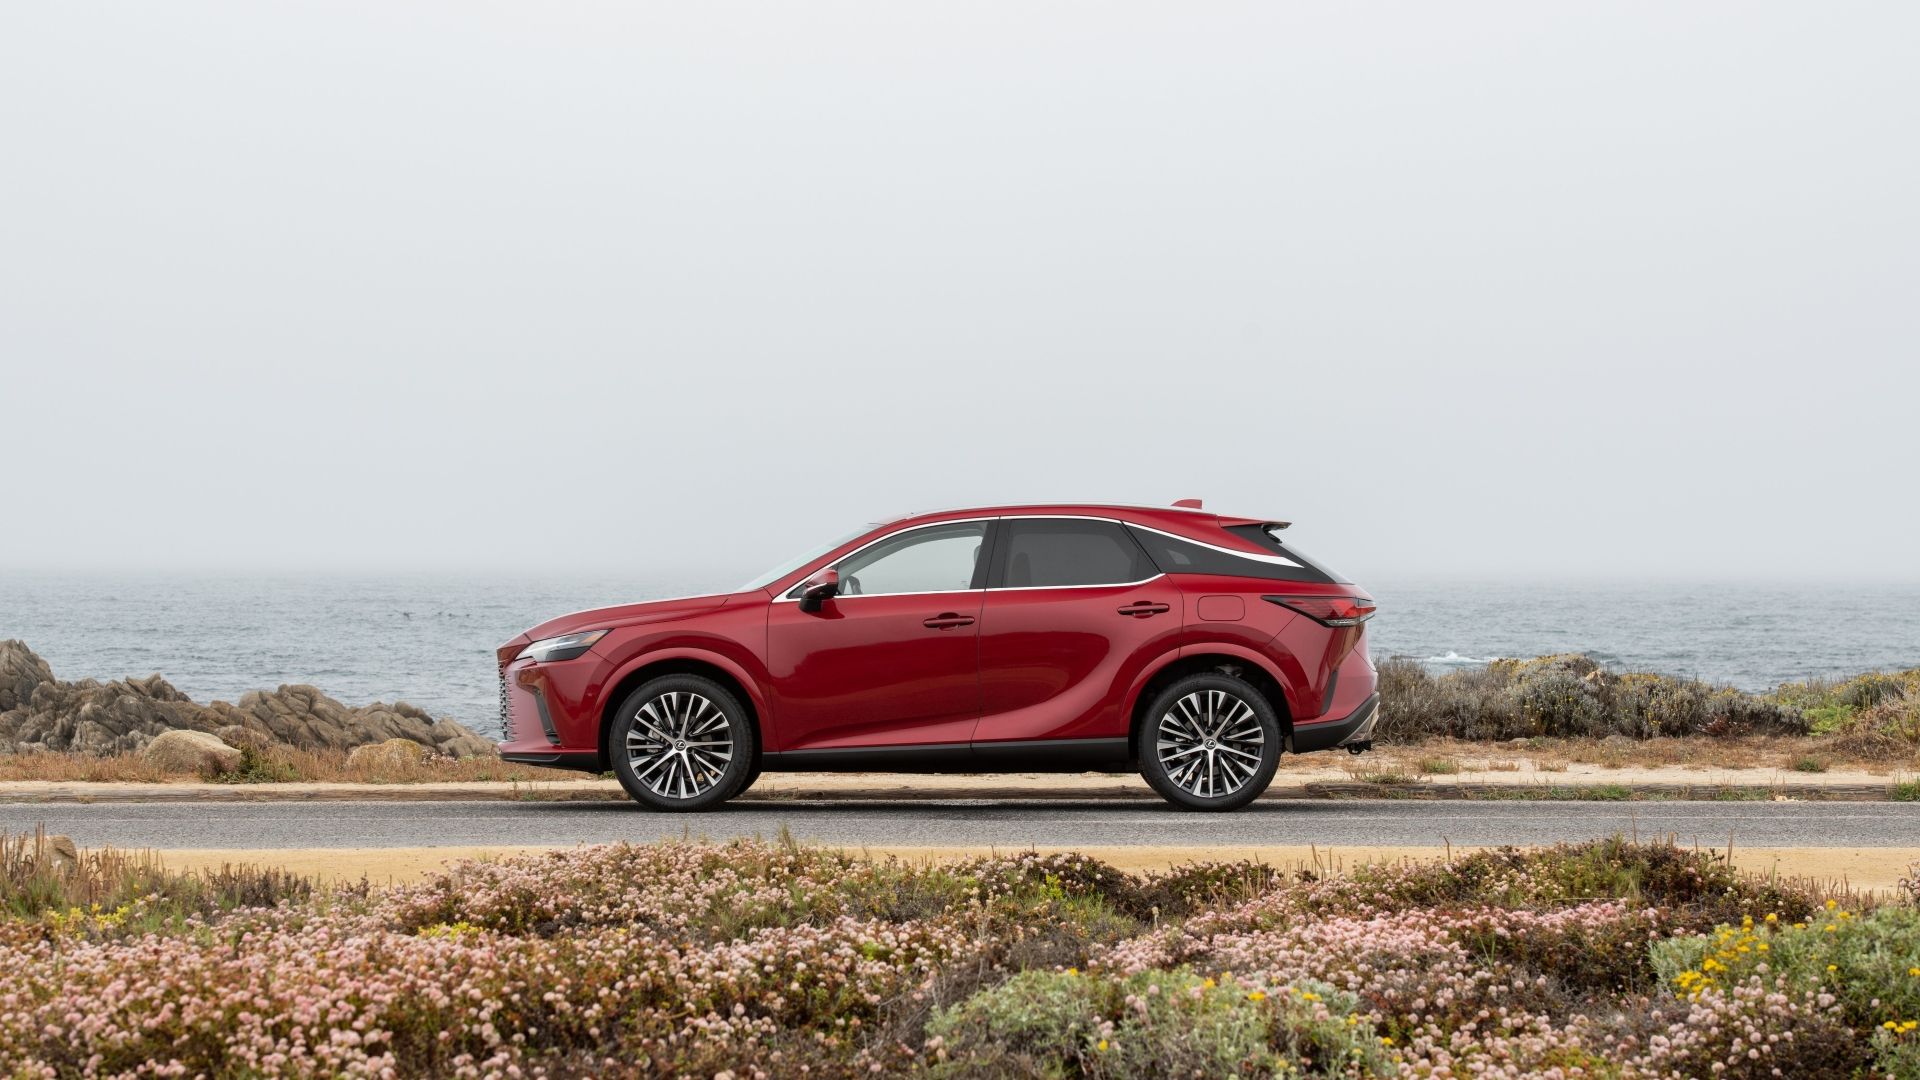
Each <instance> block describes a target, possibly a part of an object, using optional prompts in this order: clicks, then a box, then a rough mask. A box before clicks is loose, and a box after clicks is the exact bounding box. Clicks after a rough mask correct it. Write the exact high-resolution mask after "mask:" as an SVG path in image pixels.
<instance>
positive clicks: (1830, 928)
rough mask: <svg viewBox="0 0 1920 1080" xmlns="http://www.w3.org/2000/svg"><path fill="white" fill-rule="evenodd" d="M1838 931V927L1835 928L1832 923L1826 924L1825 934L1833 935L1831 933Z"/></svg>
mask: <svg viewBox="0 0 1920 1080" xmlns="http://www.w3.org/2000/svg"><path fill="white" fill-rule="evenodd" d="M1838 929H1840V928H1839V927H1837V926H1835V925H1833V924H1832V923H1828V924H1827V933H1829V934H1831V933H1833V932H1834V931H1835V930H1838Z"/></svg>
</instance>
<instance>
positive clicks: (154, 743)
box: [140, 731, 241, 776]
mask: <svg viewBox="0 0 1920 1080" xmlns="http://www.w3.org/2000/svg"><path fill="white" fill-rule="evenodd" d="M240 758H241V754H240V751H238V750H235V749H234V748H233V747H231V746H228V745H227V744H226V743H223V742H221V741H220V740H219V739H218V738H216V737H214V736H212V735H209V734H207V733H206V732H204V731H163V732H161V733H160V734H158V735H155V736H154V737H153V738H152V739H151V740H150V741H149V742H148V743H147V745H145V746H143V747H141V748H140V760H142V761H144V762H146V763H147V764H149V765H152V766H153V767H154V768H156V769H160V770H162V771H164V772H172V773H194V774H196V775H199V776H216V775H218V774H220V773H223V772H228V771H230V770H232V769H236V768H239V766H240Z"/></svg>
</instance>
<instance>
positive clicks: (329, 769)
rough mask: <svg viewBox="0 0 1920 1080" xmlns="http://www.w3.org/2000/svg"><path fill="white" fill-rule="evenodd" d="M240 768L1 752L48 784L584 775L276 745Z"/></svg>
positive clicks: (2, 770)
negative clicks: (209, 772)
mask: <svg viewBox="0 0 1920 1080" xmlns="http://www.w3.org/2000/svg"><path fill="white" fill-rule="evenodd" d="M244 753H245V754H246V757H245V758H244V760H243V761H242V764H241V767H240V769H238V770H236V771H235V772H234V773H232V774H229V775H225V776H220V777H203V776H199V775H196V774H194V773H181V772H168V771H166V770H162V769H156V768H154V767H153V766H152V765H150V764H148V763H147V762H145V761H143V760H141V758H140V756H139V755H138V754H114V755H111V756H107V757H92V756H89V755H86V754H54V753H34V754H0V780H43V781H53V782H67V783H72V782H79V783H167V782H171V781H179V780H205V779H218V780H221V781H224V782H228V783H273V782H307V783H344V784H422V783H451V782H460V781H487V780H492V781H501V782H506V781H518V782H521V783H527V782H533V781H554V780H577V779H579V778H580V777H581V775H582V774H581V773H578V772H571V771H568V770H564V769H542V768H538V767H536V766H532V765H515V764H513V763H511V762H506V761H502V760H500V759H499V758H497V757H484V758H466V759H464V760H456V759H454V758H449V757H439V756H433V757H428V758H427V759H426V760H424V761H421V762H419V763H417V764H389V765H386V766H383V767H378V768H374V767H368V766H366V765H364V764H362V765H349V764H347V752H346V751H344V750H297V749H292V748H280V747H274V748H270V749H267V750H261V751H258V752H254V751H245V752H244Z"/></svg>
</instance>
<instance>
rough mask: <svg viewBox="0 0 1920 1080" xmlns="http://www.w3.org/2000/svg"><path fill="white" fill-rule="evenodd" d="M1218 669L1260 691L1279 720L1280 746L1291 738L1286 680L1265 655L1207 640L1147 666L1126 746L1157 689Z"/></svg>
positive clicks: (1130, 715)
mask: <svg viewBox="0 0 1920 1080" xmlns="http://www.w3.org/2000/svg"><path fill="white" fill-rule="evenodd" d="M1206 672H1220V673H1223V674H1228V675H1233V676H1234V677H1236V678H1240V679H1244V680H1246V681H1247V682H1248V683H1251V684H1252V685H1253V688H1254V689H1256V690H1258V691H1260V695H1261V696H1262V697H1264V698H1266V699H1267V704H1269V705H1271V706H1273V711H1274V713H1275V715H1277V716H1278V717H1279V719H1280V738H1281V740H1282V743H1283V744H1284V745H1291V744H1292V741H1293V711H1294V710H1293V705H1292V702H1291V701H1290V700H1289V699H1288V694H1287V684H1286V680H1285V679H1284V678H1282V677H1281V674H1280V672H1279V670H1278V669H1277V668H1276V667H1275V666H1274V665H1273V663H1272V661H1270V660H1268V659H1267V658H1266V657H1264V656H1261V655H1259V654H1258V653H1255V652H1252V651H1251V650H1248V649H1243V648H1240V647H1238V646H1235V645H1228V644H1225V643H1221V642H1208V643H1206V644H1203V645H1189V646H1187V647H1185V648H1183V649H1180V650H1179V651H1178V652H1176V653H1173V654H1170V655H1168V656H1166V657H1164V658H1162V659H1161V661H1160V662H1159V663H1158V664H1157V665H1156V666H1154V667H1152V668H1149V669H1148V670H1147V672H1146V673H1145V676H1144V678H1142V679H1141V681H1140V684H1139V685H1138V686H1137V687H1136V688H1135V689H1134V692H1133V702H1132V704H1131V705H1130V706H1129V708H1128V722H1127V745H1128V746H1132V745H1134V743H1135V740H1136V739H1137V738H1138V737H1139V735H1140V727H1141V725H1142V724H1144V723H1145V722H1146V713H1147V706H1148V705H1150V704H1152V703H1153V699H1154V698H1156V697H1158V696H1159V695H1160V692H1161V691H1162V690H1164V689H1166V688H1167V687H1169V686H1171V685H1173V684H1174V683H1175V682H1177V681H1179V680H1181V679H1184V678H1186V677H1187V676H1189V675H1199V674H1204V673H1206Z"/></svg>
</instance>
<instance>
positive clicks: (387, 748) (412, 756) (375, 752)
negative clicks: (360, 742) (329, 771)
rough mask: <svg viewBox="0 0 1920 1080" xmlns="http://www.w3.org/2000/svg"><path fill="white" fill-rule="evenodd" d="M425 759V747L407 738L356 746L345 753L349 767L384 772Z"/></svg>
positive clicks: (402, 767)
mask: <svg viewBox="0 0 1920 1080" xmlns="http://www.w3.org/2000/svg"><path fill="white" fill-rule="evenodd" d="M425 760H427V751H426V748H425V747H423V746H421V745H420V744H419V743H417V742H413V741H412V740H409V739H388V740H387V741H386V742H379V743H372V744H370V745H367V746H356V747H354V748H353V752H352V753H350V754H348V755H347V765H348V767H349V768H356V769H370V770H373V771H375V772H384V771H389V770H394V769H404V768H407V767H408V766H411V765H418V764H420V763H421V762H423V761H425Z"/></svg>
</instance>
